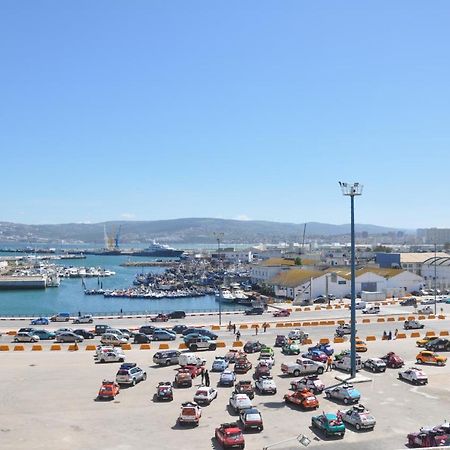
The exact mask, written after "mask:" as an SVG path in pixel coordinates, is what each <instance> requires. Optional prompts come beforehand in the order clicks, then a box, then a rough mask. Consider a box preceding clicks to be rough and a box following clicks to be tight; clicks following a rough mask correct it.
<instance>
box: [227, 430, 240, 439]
mask: <svg viewBox="0 0 450 450" xmlns="http://www.w3.org/2000/svg"><path fill="white" fill-rule="evenodd" d="M241 435H242V434H241V433H240V432H239V431H234V432H227V437H228V438H230V439H235V440H236V439H240V438H241Z"/></svg>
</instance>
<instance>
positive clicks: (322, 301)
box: [313, 295, 328, 304]
mask: <svg viewBox="0 0 450 450" xmlns="http://www.w3.org/2000/svg"><path fill="white" fill-rule="evenodd" d="M327 302H328V300H327V298H326V297H324V296H323V295H319V296H318V297H317V298H315V299H314V301H313V303H315V304H318V303H327Z"/></svg>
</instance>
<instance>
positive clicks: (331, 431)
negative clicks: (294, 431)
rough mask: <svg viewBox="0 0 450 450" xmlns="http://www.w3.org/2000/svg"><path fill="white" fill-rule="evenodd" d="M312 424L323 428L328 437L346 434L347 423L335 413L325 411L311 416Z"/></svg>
mask: <svg viewBox="0 0 450 450" xmlns="http://www.w3.org/2000/svg"><path fill="white" fill-rule="evenodd" d="M311 426H312V427H313V428H317V429H318V430H321V431H322V432H323V433H325V435H326V436H327V437H329V436H340V437H344V435H345V425H344V423H343V422H342V420H341V419H340V418H339V417H337V416H336V414H334V413H323V414H320V415H318V416H313V417H312V418H311Z"/></svg>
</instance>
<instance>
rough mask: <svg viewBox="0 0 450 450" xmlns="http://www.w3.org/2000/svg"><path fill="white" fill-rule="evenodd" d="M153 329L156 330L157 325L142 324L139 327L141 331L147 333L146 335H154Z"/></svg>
mask: <svg viewBox="0 0 450 450" xmlns="http://www.w3.org/2000/svg"><path fill="white" fill-rule="evenodd" d="M153 331H155V327H154V326H153V325H142V326H141V327H140V328H139V333H142V334H146V335H152V334H153Z"/></svg>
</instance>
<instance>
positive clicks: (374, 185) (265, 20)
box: [0, 0, 450, 228]
mask: <svg viewBox="0 0 450 450" xmlns="http://www.w3.org/2000/svg"><path fill="white" fill-rule="evenodd" d="M449 19H450V3H449V2H448V1H439V0H436V1H433V2H424V1H415V0H397V1H395V2H393V1H391V0H377V1H370V0H368V1H364V2H361V1H360V0H346V1H342V2H330V1H322V0H315V1H313V2H311V1H302V0H285V1H276V2H274V1H265V0H246V1H245V2H242V1H241V0H227V1H220V0H217V1H210V0H204V1H200V0H198V1H196V0H192V1H186V0H171V1H167V0H129V1H126V2H124V1H117V0H96V1H95V2H93V1H91V0H78V1H72V2H69V1H66V2H61V1H58V0H53V1H45V0H41V1H36V0H22V1H20V0H19V1H17V0H3V1H2V2H0V60H1V70H0V152H1V159H0V161H1V168H2V169H1V172H0V190H1V192H2V196H1V203H0V204H1V208H0V221H12V222H21V223H64V222H98V221H103V220H120V219H130V220H154V219H171V218H179V217H220V218H227V219H239V220H248V219H255V220H256V219H257V220H274V221H280V222H295V223H303V222H307V221H318V222H327V223H336V224H339V223H348V222H349V215H350V212H349V199H348V198H344V197H343V196H342V194H341V191H340V189H339V185H338V181H347V182H359V183H362V184H363V185H364V191H363V195H362V196H361V197H358V198H357V199H356V221H357V222H359V223H372V224H377V225H386V226H393V227H399V228H415V227H433V226H437V227H450V208H448V195H449V189H448V185H449V182H448V178H449V169H450V152H449V149H450V145H449V144H450V127H449V125H450V108H449V106H450V83H449V80H450V54H449V53H450V46H449V42H450V27H449V26H448V23H449Z"/></svg>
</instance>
